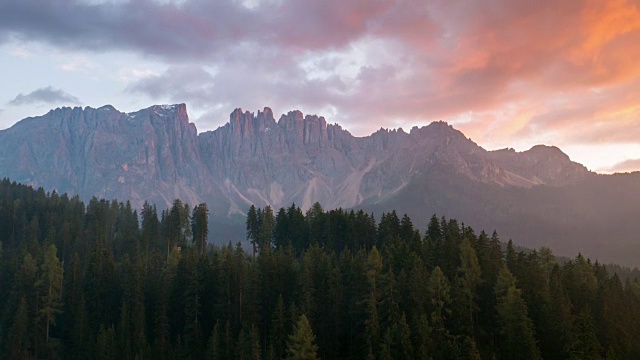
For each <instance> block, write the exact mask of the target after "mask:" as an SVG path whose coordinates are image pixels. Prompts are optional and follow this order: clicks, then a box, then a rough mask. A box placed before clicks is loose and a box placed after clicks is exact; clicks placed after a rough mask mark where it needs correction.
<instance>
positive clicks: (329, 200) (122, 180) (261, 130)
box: [0, 104, 640, 263]
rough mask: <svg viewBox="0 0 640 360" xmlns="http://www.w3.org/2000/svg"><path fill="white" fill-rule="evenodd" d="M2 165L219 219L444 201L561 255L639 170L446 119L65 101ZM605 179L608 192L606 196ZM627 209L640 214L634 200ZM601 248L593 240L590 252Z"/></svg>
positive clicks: (11, 173)
mask: <svg viewBox="0 0 640 360" xmlns="http://www.w3.org/2000/svg"><path fill="white" fill-rule="evenodd" d="M0 170H2V172H3V173H2V174H0V176H2V177H9V178H11V179H12V180H14V181H18V182H21V183H25V184H29V185H33V186H42V187H44V188H45V189H48V190H52V189H56V190H57V191H58V192H68V193H71V194H78V195H80V197H81V198H83V199H85V200H86V199H90V198H91V197H92V196H97V197H102V198H108V199H110V198H118V199H122V200H125V199H126V200H130V201H131V203H132V205H133V206H134V207H135V208H140V207H141V205H142V203H143V202H144V201H149V202H152V203H155V204H157V205H158V206H159V207H160V208H164V207H166V206H168V205H170V204H171V202H172V201H173V199H175V198H180V199H182V200H183V202H187V203H189V204H191V205H196V204H198V203H201V202H206V203H207V204H208V205H209V208H210V211H211V214H212V215H213V216H214V217H217V218H219V219H224V218H227V217H228V216H230V215H234V214H243V215H244V214H245V213H246V210H247V209H248V207H249V206H250V205H251V204H255V205H256V206H259V207H264V206H266V205H270V206H272V207H274V208H279V207H288V206H290V205H291V204H292V203H295V204H297V205H298V206H300V207H301V208H302V209H303V210H306V209H308V208H309V207H311V205H312V204H313V203H315V202H320V203H321V204H322V206H323V207H325V208H347V209H349V208H356V209H357V208H365V209H367V211H372V212H375V213H381V212H384V211H390V210H391V209H396V210H398V211H399V212H408V213H409V214H410V215H411V217H412V218H415V219H417V220H416V224H417V225H418V226H422V227H424V226H426V220H427V219H428V218H429V217H430V216H431V214H433V213H438V214H441V215H446V216H448V217H454V218H459V219H464V220H465V221H467V222H468V223H469V224H470V225H472V226H474V227H477V228H491V227H497V228H498V230H501V229H504V230H505V231H503V232H502V233H503V234H505V235H506V236H508V237H513V238H514V239H515V240H516V242H518V243H520V244H522V245H525V246H533V247H537V246H540V245H553V247H555V248H554V250H555V249H562V250H566V251H565V252H566V253H573V252H575V247H576V246H577V245H576V244H578V243H579V242H578V240H576V239H575V237H577V236H578V235H575V236H574V235H572V234H568V235H567V234H566V233H565V232H566V229H569V228H570V229H577V230H575V231H576V234H578V233H579V236H581V237H585V236H588V233H585V231H587V230H588V229H591V228H590V227H589V226H591V225H589V226H582V223H581V221H582V222H583V221H584V219H588V221H589V222H596V221H597V219H598V218H599V217H600V218H602V217H606V216H608V215H607V214H606V213H601V212H598V210H593V211H592V210H589V209H591V208H596V207H602V208H603V209H604V208H606V209H608V211H610V212H611V211H616V208H615V207H614V206H613V205H611V206H609V205H607V204H609V202H611V201H613V200H612V199H615V201H618V202H624V203H625V204H626V202H629V201H630V200H633V199H635V198H637V197H638V196H637V195H636V192H637V191H636V192H634V189H636V188H635V185H634V184H635V183H634V181H635V180H634V179H635V175H630V176H626V177H623V180H617V179H616V178H613V177H607V176H608V175H599V174H596V173H593V172H591V171H589V170H588V169H586V168H585V167H584V166H583V165H581V164H578V163H576V162H573V161H571V159H570V158H569V156H567V155H566V154H565V153H563V152H562V151H561V150H560V149H559V148H557V147H554V146H546V145H537V146H534V147H532V148H531V149H529V150H526V151H522V152H517V151H515V150H512V149H511V150H510V149H501V150H494V151H487V150H485V149H484V148H482V147H481V146H479V145H478V144H476V143H475V142H473V141H472V140H471V139H469V138H467V137H466V136H465V135H464V134H463V133H462V132H460V131H459V130H456V129H455V128H454V127H452V126H451V125H449V124H446V123H444V122H433V123H431V124H429V125H426V126H423V127H413V128H412V129H411V130H410V131H409V132H406V131H404V130H403V129H393V130H389V129H380V130H378V131H376V132H374V133H372V134H371V135H369V136H364V137H356V136H353V135H352V134H351V133H350V132H349V131H348V130H346V129H344V128H343V127H342V126H341V125H339V124H337V123H335V124H330V123H328V122H327V120H326V119H325V118H324V117H322V116H317V115H305V114H303V113H302V112H300V111H298V110H294V111H289V112H287V113H285V114H282V115H281V116H280V117H279V118H278V120H277V121H276V119H275V117H274V114H273V111H272V110H271V109H270V108H268V107H265V108H263V109H262V110H261V111H257V112H256V113H254V112H249V111H243V110H242V109H240V108H237V109H235V110H234V111H233V112H232V113H231V114H230V118H229V122H227V123H226V124H225V125H222V126H220V127H218V128H217V129H215V130H211V131H205V132H201V133H198V131H197V128H196V126H195V124H193V123H191V122H190V121H189V117H188V114H187V108H186V105H185V104H175V105H154V106H151V107H149V108H146V109H141V110H139V111H135V112H130V113H124V112H120V111H118V110H117V109H115V108H114V107H113V106H110V105H105V106H102V107H99V108H97V109H94V108H91V107H85V108H84V109H82V108H79V107H75V108H68V107H65V108H58V109H54V110H51V111H49V112H48V113H46V114H45V115H42V116H39V117H30V118H27V119H25V120H22V121H20V122H19V123H17V124H15V125H14V126H12V127H11V128H9V129H6V130H2V131H0ZM436 179H437V181H436ZM609 184H611V185H609ZM620 184H623V185H620ZM603 186H604V187H605V188H602V187H603ZM629 186H631V187H632V188H629ZM607 187H611V188H612V189H613V190H609V189H606V188H607ZM468 189H473V191H467V190H468ZM616 189H617V190H616ZM611 191H613V193H611V194H610V196H609V198H599V197H598V194H599V193H603V192H611ZM616 191H617V192H616ZM461 194H464V196H463V195H461ZM533 194H535V195H533ZM549 194H554V195H553V196H551V195H549ZM567 194H568V195H567ZM629 194H631V195H629ZM398 199H403V201H399V200H398ZM572 202H573V204H572ZM638 203H640V198H638ZM636 208H637V209H636ZM585 209H586V210H585ZM471 210H473V211H471ZM625 210H628V211H629V212H630V213H634V212H635V213H640V206H637V205H634V204H629V205H628V206H626V207H625ZM416 212H422V213H423V214H424V216H418V214H416ZM572 214H573V215H572ZM620 216H621V219H622V220H624V221H627V222H630V221H633V220H632V219H630V218H628V215H626V214H623V213H621V215H620ZM221 221H224V220H221ZM608 221H609V222H610V223H613V222H614V220H613V219H612V220H608ZM423 222H425V223H424V224H423ZM511 224H519V225H518V226H512V225H511ZM536 224H537V225H536ZM563 224H565V225H563ZM567 224H568V225H567ZM535 226H544V227H546V228H548V229H551V230H549V231H550V232H549V235H548V237H547V238H546V239H537V238H535V236H534V235H533V234H534V232H533V231H530V230H531V228H533V227H535ZM618 226H626V227H627V228H629V231H622V232H621V235H619V237H620V239H622V240H620V241H618V240H615V241H617V242H619V244H618V245H619V246H623V243H624V244H627V243H628V242H629V241H630V239H631V238H632V237H633V235H632V233H631V229H635V228H634V227H633V226H629V225H624V222H622V223H621V224H620V225H618ZM592 231H594V232H595V231H597V229H593V230H592ZM637 233H640V229H638V232H637ZM605 235H606V234H605ZM563 236H565V237H568V238H567V239H568V240H566V241H564V240H562V239H563ZM633 239H634V241H635V240H636V239H635V237H634V238H633ZM623 240H624V241H623ZM563 244H565V245H566V244H572V245H571V246H573V248H567V246H569V245H567V246H565V245H563ZM592 245H593V246H592ZM618 245H616V246H618ZM596 248H597V246H596V245H594V244H591V245H589V246H587V247H585V248H584V252H585V253H587V254H589V252H590V251H591V252H593V251H595V250H596ZM634 251H636V250H635V248H634V250H633V251H626V252H628V253H629V254H624V253H625V251H624V250H623V249H622V248H616V250H615V251H613V250H612V252H611V256H612V257H613V256H616V257H618V256H624V257H625V258H628V257H629V256H631V254H632V253H633V254H637V255H640V248H638V249H637V252H636V253H634ZM620 254H622V255H620ZM616 260H617V259H616ZM620 262H621V263H625V261H620ZM627 263H628V262H627Z"/></svg>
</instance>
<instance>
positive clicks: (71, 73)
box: [0, 0, 640, 172]
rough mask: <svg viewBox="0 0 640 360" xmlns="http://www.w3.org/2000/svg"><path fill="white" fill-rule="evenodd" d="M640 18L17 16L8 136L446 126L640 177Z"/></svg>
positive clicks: (403, 13)
mask: <svg viewBox="0 0 640 360" xmlns="http://www.w3.org/2000/svg"><path fill="white" fill-rule="evenodd" d="M638 44H640V2H639V1H636V0H611V1H591V0H585V1H542V2H531V1H525V0H517V1H506V0H490V1H421V0H406V1H386V0H382V1H370V0H354V1H344V0H327V1H310V0H309V1H302V0H300V1H293V0H255V1H244V2H242V1H233V0H228V1H214V2H211V1H204V0H185V1H152V0H146V1H130V2H129V1H80V0H78V1H66V2H64V3H62V4H60V3H56V2H42V1H37V0H24V1H17V0H16V1H14V0H9V1H3V2H2V3H1V4H0V66H2V73H3V80H2V83H3V86H2V87H1V89H0V109H1V110H0V128H7V127H9V126H11V125H13V124H14V123H15V122H17V121H18V120H20V119H22V118H24V117H27V116H35V115H40V114H42V113H44V112H46V111H48V110H49V109H50V108H53V107H58V106H85V105H89V106H93V107H98V106H101V105H104V104H106V103H111V104H112V105H114V106H115V107H116V108H118V109H120V110H122V111H131V110H134V109H138V108H142V107H146V106H150V105H152V104H156V103H178V102H184V103H186V104H187V106H188V109H189V113H190V116H191V120H192V121H193V122H195V123H196V125H197V127H198V130H199V131H204V130H209V129H214V128H216V127H217V126H220V125H222V124H224V123H225V122H226V121H227V120H228V114H229V113H230V112H231V111H232V110H233V109H234V108H236V107H242V108H243V109H248V110H250V111H256V110H258V109H262V108H263V107H264V106H270V107H271V108H273V110H274V113H275V114H276V116H279V115H280V114H282V113H285V112H287V111H289V110H292V109H300V110H301V111H303V112H304V113H317V114H320V115H324V116H325V117H327V118H328V120H329V121H330V122H338V123H340V124H342V125H343V126H344V127H345V128H346V129H349V130H350V131H351V132H352V133H353V134H354V135H358V136H364V135H368V134H370V133H371V132H373V131H375V130H377V129H379V128H380V127H385V128H396V127H402V128H404V129H405V130H408V129H410V128H411V127H412V126H416V125H417V126H422V125H426V124H428V123H430V122H431V121H435V120H444V121H447V122H449V123H451V124H452V125H454V126H455V127H456V128H458V129H459V130H461V131H463V132H464V133H465V134H466V135H467V136H468V137H471V138H472V139H473V140H474V141H475V142H477V143H478V144H479V145H481V146H483V147H485V148H487V149H496V148H502V147H514V148H516V149H517V150H526V149H528V148H529V147H531V146H533V145H535V144H539V143H545V144H550V145H556V146H558V147H560V148H561V149H563V151H565V152H566V153H567V154H569V156H570V157H571V158H572V159H574V160H576V161H580V162H582V163H584V164H585V165H586V166H587V167H588V168H589V169H591V170H594V171H602V172H614V171H633V170H640V62H638V59H640V46H638Z"/></svg>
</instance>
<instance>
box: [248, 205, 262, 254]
mask: <svg viewBox="0 0 640 360" xmlns="http://www.w3.org/2000/svg"><path fill="white" fill-rule="evenodd" d="M259 226H260V225H259V223H258V213H257V211H256V207H255V206H254V205H251V207H250V208H249V212H248V213H247V221H246V228H247V240H249V242H251V246H252V247H253V253H252V257H253V258H254V259H255V258H256V250H257V247H258V241H259V240H258V237H259V231H260V227H259Z"/></svg>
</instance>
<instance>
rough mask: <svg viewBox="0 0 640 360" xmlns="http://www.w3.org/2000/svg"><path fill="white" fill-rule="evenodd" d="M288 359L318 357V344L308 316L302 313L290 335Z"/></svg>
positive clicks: (313, 359)
mask: <svg viewBox="0 0 640 360" xmlns="http://www.w3.org/2000/svg"><path fill="white" fill-rule="evenodd" d="M287 354H288V357H287V359H290V360H315V359H318V346H317V345H316V337H315V335H314V334H313V330H312V329H311V325H310V324H309V320H308V319H307V317H306V316H305V315H304V314H302V315H301V316H300V319H299V320H298V323H297V324H296V325H295V327H294V329H293V334H291V335H290V336H289V342H288V346H287Z"/></svg>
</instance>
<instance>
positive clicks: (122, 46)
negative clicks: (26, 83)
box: [0, 0, 388, 60]
mask: <svg viewBox="0 0 640 360" xmlns="http://www.w3.org/2000/svg"><path fill="white" fill-rule="evenodd" d="M387 3H388V2H387V1H369V0H357V1H342V0H327V1H322V2H318V1H311V0H309V1H278V2H270V1H262V2H260V3H259V5H258V6H256V7H255V8H251V9H249V8H246V7H244V6H243V5H242V4H241V2H239V1H233V0H219V1H208V0H187V1H184V2H182V3H180V4H179V5H176V4H171V3H164V4H163V3H159V2H156V1H152V0H138V1H130V2H124V3H116V2H106V3H99V4H87V3H83V2H80V1H73V0H70V1H65V2H64V3H62V4H61V3H58V2H50V1H45V2H43V1H39V0H9V1H3V2H2V3H0V39H2V38H3V37H7V35H12V36H15V37H17V38H19V39H24V40H35V41H45V42H48V43H50V44H53V45H54V46H66V47H70V48H78V49H89V50H98V51H99V50H104V49H119V50H134V51H137V52H141V53H143V54H150V55H154V56H160V57H162V58H165V59H173V60H182V59H203V58H207V59H211V58H214V59H215V58H218V57H219V56H220V52H224V51H227V50H228V48H230V47H233V46H236V45H238V44H243V43H251V44H254V45H256V46H263V47H265V48H267V47H273V46H275V47H278V48H289V49H294V51H295V49H301V50H305V49H325V48H336V47H340V46H344V45H346V44H348V43H349V42H350V41H352V40H353V39H355V38H358V37H360V36H362V35H363V34H365V33H366V32H367V29H368V27H369V25H368V24H369V21H370V17H374V16H377V15H378V14H379V13H380V12H383V11H384V10H385V9H386V8H387V7H388V4H387Z"/></svg>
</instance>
